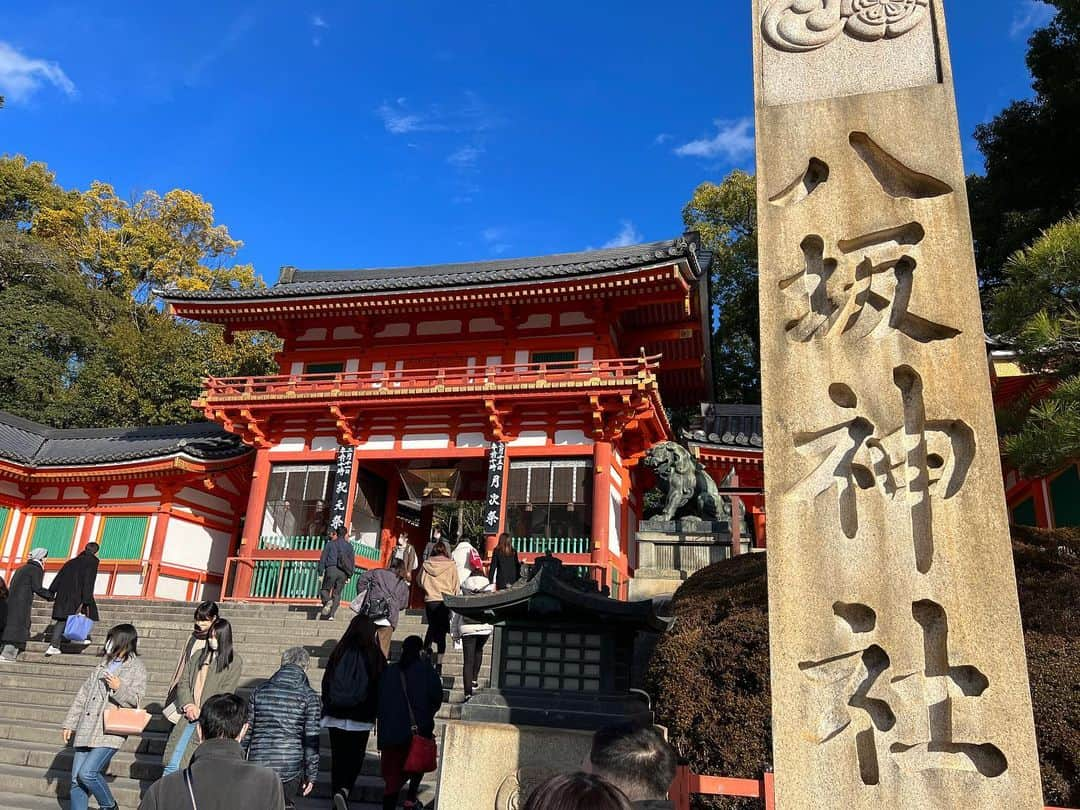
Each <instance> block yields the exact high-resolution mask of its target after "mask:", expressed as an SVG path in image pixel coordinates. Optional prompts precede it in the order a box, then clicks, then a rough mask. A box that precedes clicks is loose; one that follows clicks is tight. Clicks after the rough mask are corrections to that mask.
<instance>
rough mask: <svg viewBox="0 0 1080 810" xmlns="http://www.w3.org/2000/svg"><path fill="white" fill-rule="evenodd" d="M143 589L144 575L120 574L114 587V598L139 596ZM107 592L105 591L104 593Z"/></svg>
mask: <svg viewBox="0 0 1080 810" xmlns="http://www.w3.org/2000/svg"><path fill="white" fill-rule="evenodd" d="M142 588H143V575H142V574H134V573H132V574H119V575H117V577H116V582H115V584H114V585H113V596H139V595H140V594H141V593H142ZM104 592H105V591H104V590H103V591H102V593H104Z"/></svg>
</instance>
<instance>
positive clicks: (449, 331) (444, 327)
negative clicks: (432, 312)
mask: <svg viewBox="0 0 1080 810" xmlns="http://www.w3.org/2000/svg"><path fill="white" fill-rule="evenodd" d="M460 333H461V321H421V322H420V323H418V324H417V325H416V334H417V335H457V334H460Z"/></svg>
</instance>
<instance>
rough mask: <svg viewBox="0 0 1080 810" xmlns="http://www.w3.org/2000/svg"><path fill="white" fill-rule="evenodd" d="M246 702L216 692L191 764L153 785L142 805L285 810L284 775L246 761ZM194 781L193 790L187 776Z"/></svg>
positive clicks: (156, 809)
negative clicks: (279, 776)
mask: <svg viewBox="0 0 1080 810" xmlns="http://www.w3.org/2000/svg"><path fill="white" fill-rule="evenodd" d="M245 714H246V707H245V705H244V700H243V698H241V697H238V696H237V695H232V694H227V695H213V696H212V697H210V698H208V699H207V700H206V702H205V703H203V706H202V714H201V715H200V716H199V737H200V738H201V740H202V742H201V743H200V744H199V747H198V748H196V749H195V753H194V754H193V755H192V757H191V765H190V766H188V768H187V769H186V770H185V771H183V772H180V773H174V774H170V775H168V776H163V777H161V779H159V780H158V781H156V782H155V783H154V784H152V785H151V786H150V789H149V790H148V791H147V792H146V795H145V796H143V800H142V803H141V804H140V805H139V810H191V804H192V802H191V797H192V796H194V797H195V805H196V806H197V807H198V808H199V810H241V809H242V808H252V809H253V810H254V808H258V810H284V808H285V798H284V796H283V795H282V792H281V780H280V779H278V776H277V774H276V773H274V772H273V771H272V770H270V769H269V768H264V767H262V766H261V765H256V764H255V763H254V762H245V761H244V749H243V748H241V747H240V740H241V739H243V737H244V735H245V734H246V733H247V728H248V727H247V723H245V722H244V718H245ZM189 778H190V780H191V793H190V794H189V793H188V786H187V780H188V779H189Z"/></svg>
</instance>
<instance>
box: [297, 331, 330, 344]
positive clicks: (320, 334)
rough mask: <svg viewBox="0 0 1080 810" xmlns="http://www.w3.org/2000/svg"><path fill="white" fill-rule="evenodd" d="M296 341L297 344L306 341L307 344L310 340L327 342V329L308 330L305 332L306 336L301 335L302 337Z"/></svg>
mask: <svg viewBox="0 0 1080 810" xmlns="http://www.w3.org/2000/svg"><path fill="white" fill-rule="evenodd" d="M296 340H297V342H300V341H305V342H306V341H309V340H326V330H325V329H308V330H307V331H306V332H304V334H302V335H300V337H298V338H297V339H296Z"/></svg>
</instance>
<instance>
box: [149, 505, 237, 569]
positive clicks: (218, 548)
mask: <svg viewBox="0 0 1080 810" xmlns="http://www.w3.org/2000/svg"><path fill="white" fill-rule="evenodd" d="M228 551H229V533H228V532H222V531H217V530H214V529H208V528H206V527H205V526H200V525H199V524H197V523H189V522H188V521H186V520H183V519H182V518H178V517H177V516H176V515H175V514H174V515H173V517H172V519H171V520H170V521H169V527H168V529H167V530H166V533H165V549H164V552H163V553H162V555H161V559H162V561H163V562H166V563H173V564H174V565H184V566H187V567H188V568H196V569H201V570H204V571H210V572H213V573H221V572H222V571H223V570H224V569H225V558H226V557H227V556H228Z"/></svg>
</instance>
